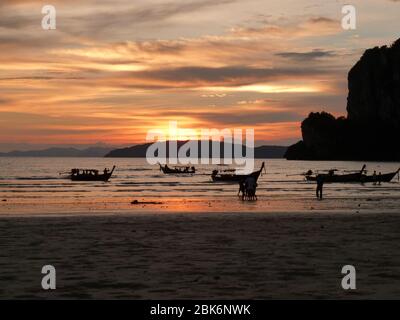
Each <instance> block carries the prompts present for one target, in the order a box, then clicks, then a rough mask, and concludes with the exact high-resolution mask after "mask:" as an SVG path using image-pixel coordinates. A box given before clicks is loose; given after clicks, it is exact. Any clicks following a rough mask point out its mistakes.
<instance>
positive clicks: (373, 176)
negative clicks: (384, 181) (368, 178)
mask: <svg viewBox="0 0 400 320" xmlns="http://www.w3.org/2000/svg"><path fill="white" fill-rule="evenodd" d="M376 180H377V179H376V171H374V174H373V175H372V181H374V186H375V185H376Z"/></svg>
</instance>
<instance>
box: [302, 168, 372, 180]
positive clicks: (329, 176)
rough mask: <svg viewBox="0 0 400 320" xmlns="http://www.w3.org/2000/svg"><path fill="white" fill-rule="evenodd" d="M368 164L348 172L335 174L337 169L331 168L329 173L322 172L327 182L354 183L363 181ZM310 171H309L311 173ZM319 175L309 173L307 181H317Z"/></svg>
mask: <svg viewBox="0 0 400 320" xmlns="http://www.w3.org/2000/svg"><path fill="white" fill-rule="evenodd" d="M365 168H366V165H364V166H363V167H362V169H361V171H359V172H355V173H348V174H335V170H330V171H329V173H327V174H320V175H321V176H322V177H323V180H324V182H325V183H353V182H361V179H362V177H363V173H364V170H365ZM311 172H312V171H310V172H309V173H311ZM317 176H318V175H309V174H307V175H306V176H305V177H306V180H307V181H317Z"/></svg>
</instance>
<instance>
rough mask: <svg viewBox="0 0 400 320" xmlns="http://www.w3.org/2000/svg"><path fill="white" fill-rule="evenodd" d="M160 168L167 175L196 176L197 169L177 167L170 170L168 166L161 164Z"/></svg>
mask: <svg viewBox="0 0 400 320" xmlns="http://www.w3.org/2000/svg"><path fill="white" fill-rule="evenodd" d="M159 166H160V170H161V171H162V172H163V173H165V174H195V173H196V168H195V167H189V166H186V167H182V166H175V167H173V168H170V167H168V166H167V165H166V164H165V165H161V164H159Z"/></svg>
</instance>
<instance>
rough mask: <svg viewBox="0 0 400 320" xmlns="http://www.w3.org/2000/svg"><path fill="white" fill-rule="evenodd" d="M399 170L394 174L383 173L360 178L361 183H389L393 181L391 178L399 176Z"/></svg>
mask: <svg viewBox="0 0 400 320" xmlns="http://www.w3.org/2000/svg"><path fill="white" fill-rule="evenodd" d="M399 172H400V169H399V170H397V171H396V172H391V173H385V174H381V175H378V174H377V175H369V176H368V175H363V176H362V177H361V182H362V183H368V182H378V183H379V182H390V181H392V180H393V178H394V177H395V176H396V175H397V174H399Z"/></svg>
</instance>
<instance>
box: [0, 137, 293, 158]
mask: <svg viewBox="0 0 400 320" xmlns="http://www.w3.org/2000/svg"><path fill="white" fill-rule="evenodd" d="M184 143H185V141H179V142H178V146H179V147H180V146H181V145H183V144H184ZM149 146H150V143H146V144H138V145H135V146H132V147H128V148H120V149H114V148H113V147H90V148H86V149H82V150H81V149H76V148H62V147H60V148H48V149H44V150H31V151H11V152H0V157H70V158H73V157H82V158H84V157H88V158H89V157H100V158H103V157H107V158H145V157H146V151H147V148H148V147H149ZM220 148H221V149H220V150H221V154H223V151H224V150H223V146H222V144H221V146H220ZM199 150H200V149H199ZM286 150H287V147H283V146H260V147H256V148H255V149H254V152H255V158H256V159H266V158H267V159H268V158H269V159H279V158H280V159H281V158H283V156H284V154H285V152H286ZM210 154H211V153H210Z"/></svg>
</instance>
